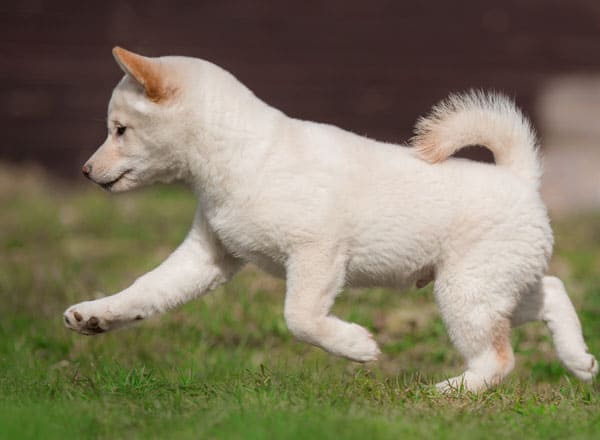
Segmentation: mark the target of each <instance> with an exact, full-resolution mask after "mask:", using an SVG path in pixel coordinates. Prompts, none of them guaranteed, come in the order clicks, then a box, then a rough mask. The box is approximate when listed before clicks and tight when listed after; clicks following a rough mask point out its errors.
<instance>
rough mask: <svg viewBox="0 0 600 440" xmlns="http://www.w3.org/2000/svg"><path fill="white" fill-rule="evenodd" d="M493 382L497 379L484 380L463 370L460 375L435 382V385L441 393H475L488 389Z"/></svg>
mask: <svg viewBox="0 0 600 440" xmlns="http://www.w3.org/2000/svg"><path fill="white" fill-rule="evenodd" d="M494 383H497V380H485V378H483V377H480V376H479V375H477V374H475V373H473V372H471V371H465V372H464V373H463V374H461V375H460V376H456V377H451V378H450V379H446V380H444V381H442V382H439V383H437V384H436V385H435V387H436V389H437V391H438V392H439V393H442V394H456V393H464V392H471V393H477V392H480V391H484V390H486V389H488V388H489V387H490V386H491V385H493V384H494Z"/></svg>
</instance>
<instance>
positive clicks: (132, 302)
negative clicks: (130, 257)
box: [64, 212, 241, 335]
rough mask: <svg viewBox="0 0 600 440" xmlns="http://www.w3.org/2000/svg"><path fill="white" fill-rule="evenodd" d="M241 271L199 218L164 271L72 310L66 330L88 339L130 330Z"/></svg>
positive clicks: (68, 314)
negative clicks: (96, 335) (99, 334)
mask: <svg viewBox="0 0 600 440" xmlns="http://www.w3.org/2000/svg"><path fill="white" fill-rule="evenodd" d="M240 266H241V262H240V261H239V260H237V259H235V258H233V257H231V256H230V255H228V254H227V253H226V252H225V250H224V249H223V248H222V246H221V245H220V243H219V242H218V241H217V239H216V238H215V237H214V234H213V233H212V231H210V229H209V228H208V225H207V224H206V222H205V220H204V218H203V217H202V214H201V213H200V212H197V213H196V217H195V218H194V224H193V226H192V229H191V230H190V232H189V234H188V236H187V237H186V239H185V240H184V241H183V243H182V244H181V245H180V246H179V247H178V248H177V249H176V250H175V251H174V252H173V253H172V254H171V255H170V256H169V257H168V258H167V259H166V260H165V261H164V262H163V263H162V264H161V265H160V266H158V267H157V268H156V269H154V270H152V271H150V272H148V273H147V274H145V275H143V276H142V277H140V278H138V279H137V280H136V281H135V282H134V283H133V284H132V285H131V286H130V287H128V288H127V289H125V290H123V291H121V292H119V293H117V294H115V295H112V296H108V297H105V298H101V299H98V300H95V301H86V302H82V303H79V304H76V305H74V306H71V307H69V308H68V309H67V311H66V312H65V313H64V321H65V325H66V326H67V327H68V328H70V329H72V330H75V331H77V332H79V333H83V334H85V335H95V334H98V333H103V332H106V331H109V330H114V329H116V328H119V327H123V326H126V325H127V324H129V323H132V322H135V321H139V320H142V319H146V318H148V317H150V316H152V315H154V314H158V313H162V312H164V311H166V310H168V309H171V308H173V307H175V306H178V305H180V304H183V303H185V302H187V301H190V300H191V299H193V298H196V297H198V296H201V295H203V294H204V293H207V292H209V291H211V290H212V289H214V288H215V287H217V286H219V285H220V284H222V283H224V282H225V281H227V280H228V279H229V278H231V277H232V276H233V274H234V273H235V272H236V271H237V270H238V269H239V268H240Z"/></svg>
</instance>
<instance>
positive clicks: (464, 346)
mask: <svg viewBox="0 0 600 440" xmlns="http://www.w3.org/2000/svg"><path fill="white" fill-rule="evenodd" d="M447 275H448V274H444V273H442V274H440V276H439V277H438V279H436V284H435V288H434V294H435V298H436V301H437V303H438V305H439V307H440V312H441V314H442V318H443V319H444V322H445V324H446V327H447V329H448V334H449V336H450V339H451V340H452V342H453V343H454V345H455V346H456V348H457V349H458V351H459V352H460V354H461V355H462V356H463V357H464V358H465V360H466V363H467V369H466V371H465V372H464V373H463V374H461V375H459V376H457V377H453V378H450V379H447V380H444V381H442V382H440V383H438V384H437V388H438V390H439V391H441V392H451V391H457V390H461V389H464V390H467V391H473V392H476V391H481V390H484V389H486V388H488V387H490V386H492V385H495V384H497V383H499V382H500V381H501V380H502V379H503V378H504V377H505V376H506V375H507V374H508V373H510V371H511V370H512V368H513V366H514V355H513V350H512V347H511V344H510V320H509V318H508V317H509V316H510V312H511V311H512V308H513V304H514V302H515V301H514V300H513V298H512V297H511V295H510V294H508V295H507V294H506V292H503V291H502V286H501V285H500V284H498V283H493V282H492V283H490V282H489V281H488V282H486V281H485V279H486V278H487V277H483V276H480V277H475V276H474V274H473V273H470V276H457V275H456V274H452V276H447ZM488 279H489V278H488Z"/></svg>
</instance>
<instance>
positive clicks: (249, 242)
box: [208, 211, 287, 277]
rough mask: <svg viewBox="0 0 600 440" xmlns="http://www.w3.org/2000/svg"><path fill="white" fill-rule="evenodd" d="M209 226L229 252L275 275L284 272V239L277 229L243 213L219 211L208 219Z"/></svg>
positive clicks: (282, 274)
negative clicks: (278, 234)
mask: <svg viewBox="0 0 600 440" xmlns="http://www.w3.org/2000/svg"><path fill="white" fill-rule="evenodd" d="M208 221H209V224H210V226H211V229H212V230H213V232H214V233H215V235H216V236H217V237H218V239H219V241H220V242H221V244H222V245H223V246H224V247H225V249H226V250H227V252H228V253H230V254H231V255H235V256H236V257H238V258H241V259H242V260H244V261H247V262H249V263H253V264H255V265H256V266H258V267H259V268H261V269H262V270H264V271H265V272H268V273H269V274H271V275H274V276H277V277H283V276H284V275H285V261H286V259H287V254H286V252H284V251H283V249H282V243H283V242H284V239H283V238H282V237H277V230H276V229H274V228H272V227H269V226H267V225H266V224H265V223H264V222H258V221H256V220H255V219H253V218H251V217H250V216H247V215H244V213H241V214H238V213H235V214H233V213H231V212H226V211H222V212H220V213H218V214H217V215H214V216H212V217H210V218H208Z"/></svg>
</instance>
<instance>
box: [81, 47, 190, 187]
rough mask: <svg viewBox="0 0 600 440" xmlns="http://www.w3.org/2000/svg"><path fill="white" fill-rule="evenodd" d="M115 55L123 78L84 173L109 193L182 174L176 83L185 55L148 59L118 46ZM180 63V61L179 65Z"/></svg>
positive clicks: (177, 176) (113, 97) (178, 85)
mask: <svg viewBox="0 0 600 440" xmlns="http://www.w3.org/2000/svg"><path fill="white" fill-rule="evenodd" d="M113 55H114V57H115V59H116V61H117V63H118V64H119V66H120V67H121V68H122V69H123V71H124V72H125V74H126V75H125V76H124V77H123V79H122V80H121V81H120V82H119V84H118V85H117V87H116V88H115V90H114V91H113V94H112V98H111V100H110V104H109V107H108V119H107V124H108V136H107V138H106V140H105V141H104V143H103V144H102V145H101V146H100V147H99V148H98V150H97V151H96V152H95V153H94V154H93V155H92V157H91V158H90V159H89V160H88V161H87V162H86V163H85V165H84V166H83V170H82V171H83V174H84V175H85V176H86V177H88V178H89V179H91V180H92V181H94V182H95V183H97V184H99V185H100V186H102V187H103V188H105V189H107V190H110V191H126V190H129V189H132V188H136V187H139V186H143V185H146V184H149V183H153V182H156V181H171V180H174V179H178V178H182V177H183V176H182V175H181V174H182V172H184V171H183V170H184V168H185V167H182V164H181V163H179V162H180V161H181V158H180V157H178V155H177V154H176V151H177V148H178V145H177V144H178V143H179V142H181V135H182V133H181V127H179V125H178V124H180V120H181V119H182V118H181V117H180V116H181V115H180V113H181V111H182V110H181V107H182V106H181V105H180V104H181V103H180V100H179V98H180V90H179V88H180V81H179V77H180V76H181V71H182V70H183V71H185V59H184V58H180V57H179V59H178V57H165V58H148V57H144V56H141V55H137V54H135V53H132V52H129V51H127V50H125V49H122V48H120V47H116V48H114V49H113ZM179 64H183V69H182V68H181V67H182V66H180V65H179Z"/></svg>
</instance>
